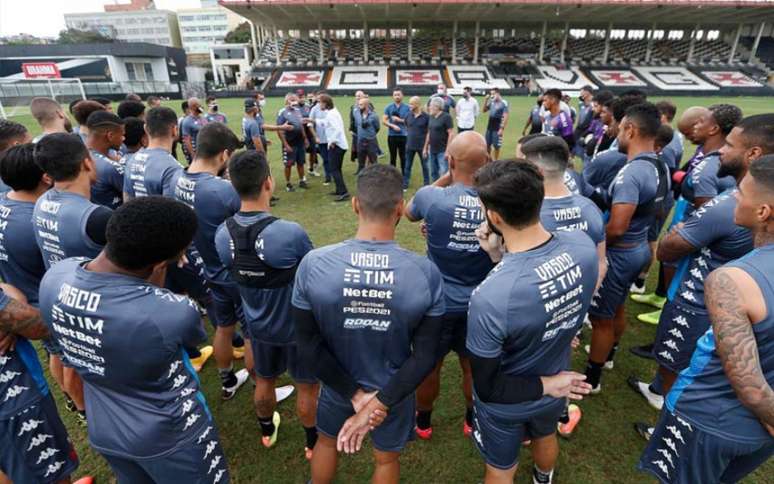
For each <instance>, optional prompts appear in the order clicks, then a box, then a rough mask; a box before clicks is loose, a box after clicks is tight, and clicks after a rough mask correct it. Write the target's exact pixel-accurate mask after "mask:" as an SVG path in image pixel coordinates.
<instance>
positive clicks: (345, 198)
mask: <svg viewBox="0 0 774 484" xmlns="http://www.w3.org/2000/svg"><path fill="white" fill-rule="evenodd" d="M350 198H352V197H350V195H349V193H344V194H343V195H339V196H338V197H336V198H334V199H333V201H334V202H346V201H348V200H349V199H350Z"/></svg>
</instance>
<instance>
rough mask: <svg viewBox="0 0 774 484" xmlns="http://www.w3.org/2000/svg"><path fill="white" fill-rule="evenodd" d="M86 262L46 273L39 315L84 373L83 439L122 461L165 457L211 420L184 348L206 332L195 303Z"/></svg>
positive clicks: (70, 363) (66, 263)
mask: <svg viewBox="0 0 774 484" xmlns="http://www.w3.org/2000/svg"><path fill="white" fill-rule="evenodd" d="M87 262H88V260H86V259H79V258H74V259H68V260H66V261H62V262H60V263H59V264H57V265H55V266H54V267H52V268H51V270H49V271H48V272H47V273H46V275H45V276H44V277H43V281H42V282H41V284H40V312H41V316H42V317H43V320H44V321H45V323H46V325H47V326H48V329H49V331H50V332H51V335H52V337H53V338H54V340H55V341H56V343H57V344H58V346H60V347H61V348H62V349H63V361H64V363H65V364H66V365H68V366H70V367H72V368H73V369H75V371H76V372H77V373H78V375H79V376H80V377H81V379H82V380H83V387H84V388H83V396H84V399H85V402H86V413H87V415H88V419H89V429H88V432H89V442H90V444H91V445H92V447H94V449H95V450H97V451H98V452H100V453H104V454H107V455H113V456H117V457H121V458H124V459H143V458H158V457H162V456H165V455H168V454H169V453H171V452H173V451H175V450H177V449H179V448H180V447H182V446H184V445H186V444H188V443H190V442H191V441H194V440H195V439H197V438H199V436H201V435H202V434H203V433H204V432H206V430H205V429H206V428H207V427H210V426H213V425H214V424H213V422H212V417H211V415H210V411H209V409H208V407H207V404H206V402H205V400H204V396H203V394H202V393H201V392H200V391H199V379H198V377H197V375H196V371H195V370H194V369H193V367H192V366H191V363H190V361H189V360H188V356H187V353H186V352H185V350H184V348H192V347H195V346H196V345H198V344H199V343H201V342H202V341H204V340H205V338H206V333H205V332H204V328H203V326H202V321H201V316H200V315H199V311H198V309H197V306H196V303H194V302H193V301H192V300H190V299H189V298H188V297H186V296H182V295H178V294H174V293H172V292H171V291H168V290H166V289H162V288H160V287H157V286H154V285H152V284H150V283H148V282H147V281H145V280H142V279H138V278H136V277H132V276H128V275H124V274H115V273H99V272H93V271H89V270H86V268H85V267H84V265H85V264H86V263H87ZM127 362H131V364H127Z"/></svg>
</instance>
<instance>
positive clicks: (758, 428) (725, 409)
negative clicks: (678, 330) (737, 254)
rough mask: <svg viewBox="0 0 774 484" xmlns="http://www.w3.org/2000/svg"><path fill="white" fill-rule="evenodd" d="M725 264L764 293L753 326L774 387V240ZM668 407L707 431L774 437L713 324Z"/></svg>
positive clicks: (763, 439)
mask: <svg viewBox="0 0 774 484" xmlns="http://www.w3.org/2000/svg"><path fill="white" fill-rule="evenodd" d="M724 267H736V268H739V269H741V270H743V271H744V272H746V273H747V274H748V275H749V276H750V277H752V279H753V280H754V281H755V283H756V284H757V285H758V288H759V289H760V291H761V294H762V295H763V300H764V301H765V304H766V306H767V311H766V317H765V318H764V319H763V320H761V321H759V322H757V323H756V324H753V325H752V331H753V335H754V337H755V343H756V345H757V346H758V360H759V363H760V366H761V370H762V371H763V376H764V377H765V379H766V381H767V382H768V384H769V385H770V386H774V310H772V306H771V305H772V301H774V245H772V244H769V245H766V246H764V247H760V248H758V249H755V250H753V251H752V252H750V253H749V254H747V255H746V256H744V257H742V258H741V259H737V260H735V261H732V262H729V263H728V264H726V265H725V266H724ZM665 404H666V406H667V408H668V409H669V410H670V411H672V412H674V413H676V414H677V415H678V416H679V417H682V418H684V419H685V420H686V421H687V423H688V424H689V425H695V426H696V427H698V428H700V429H701V430H703V431H704V432H707V433H708V434H711V435H715V436H718V437H721V438H723V439H727V440H730V441H732V442H742V443H746V444H748V443H751V444H764V445H765V444H770V443H771V442H772V439H773V438H772V436H771V435H770V434H769V433H768V432H767V431H766V429H765V428H764V427H763V425H762V424H761V421H760V420H759V419H758V417H756V416H755V414H753V413H752V412H751V411H750V410H748V409H747V407H745V406H744V405H742V402H740V401H739V398H738V397H737V396H736V392H735V391H734V388H733V387H732V386H731V382H730V381H729V379H728V377H727V376H726V372H725V370H724V369H723V362H722V361H721V360H720V356H719V355H718V352H717V348H716V346H715V336H714V333H713V329H712V328H710V329H709V330H707V332H706V333H704V335H703V336H702V337H701V338H699V341H698V342H697V343H696V350H695V351H694V353H693V356H692V357H691V363H690V365H689V367H688V368H686V369H685V370H683V371H682V372H681V373H680V376H679V377H678V378H677V381H676V382H675V384H674V386H673V387H672V390H671V391H670V392H669V394H668V395H667V397H666V400H665Z"/></svg>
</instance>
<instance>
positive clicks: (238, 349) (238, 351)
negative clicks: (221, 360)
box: [231, 346, 245, 360]
mask: <svg viewBox="0 0 774 484" xmlns="http://www.w3.org/2000/svg"><path fill="white" fill-rule="evenodd" d="M231 354H232V355H233V357H234V359H235V360H241V359H242V358H244V357H245V347H244V346H234V348H233V349H232V350H231Z"/></svg>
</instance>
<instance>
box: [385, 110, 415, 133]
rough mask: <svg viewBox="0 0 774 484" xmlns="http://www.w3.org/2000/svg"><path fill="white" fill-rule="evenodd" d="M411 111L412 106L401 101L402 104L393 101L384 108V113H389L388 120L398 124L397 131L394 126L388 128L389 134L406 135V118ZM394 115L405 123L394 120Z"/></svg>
mask: <svg viewBox="0 0 774 484" xmlns="http://www.w3.org/2000/svg"><path fill="white" fill-rule="evenodd" d="M410 113H411V108H409V107H408V105H407V104H404V103H400V105H398V104H395V103H392V104H390V105H388V106H387V107H386V108H384V114H386V115H387V118H388V122H389V123H391V124H394V125H396V126H398V128H400V129H398V130H397V131H394V130H393V129H392V128H388V129H387V136H406V135H407V134H408V133H407V132H406V118H408V116H409V114H410ZM393 116H397V117H399V118H401V119H402V120H403V123H396V122H395V121H393V120H392V117H393Z"/></svg>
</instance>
